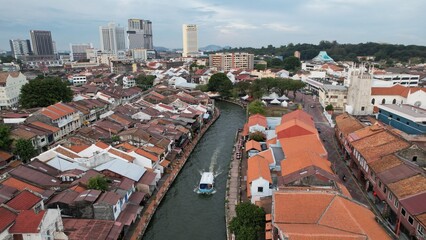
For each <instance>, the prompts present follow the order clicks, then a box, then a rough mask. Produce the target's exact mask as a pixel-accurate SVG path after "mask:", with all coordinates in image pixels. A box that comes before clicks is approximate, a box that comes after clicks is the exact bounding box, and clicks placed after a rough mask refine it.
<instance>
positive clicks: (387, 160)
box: [369, 154, 402, 174]
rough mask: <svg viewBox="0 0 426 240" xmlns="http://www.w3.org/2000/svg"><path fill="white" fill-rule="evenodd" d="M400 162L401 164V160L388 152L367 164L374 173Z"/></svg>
mask: <svg viewBox="0 0 426 240" xmlns="http://www.w3.org/2000/svg"><path fill="white" fill-rule="evenodd" d="M400 164H402V161H401V160H400V159H399V158H398V157H396V156H395V155H393V154H390V155H387V156H384V157H382V158H380V159H379V160H377V161H374V162H372V163H370V164H369V166H370V168H371V169H373V171H374V172H375V173H376V174H378V173H381V172H384V171H386V170H388V169H391V168H393V167H396V166H398V165H400Z"/></svg>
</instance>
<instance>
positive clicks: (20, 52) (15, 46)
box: [9, 39, 31, 59]
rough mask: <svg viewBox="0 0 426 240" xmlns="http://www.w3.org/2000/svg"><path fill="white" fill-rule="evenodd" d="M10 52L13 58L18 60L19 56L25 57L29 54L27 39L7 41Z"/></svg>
mask: <svg viewBox="0 0 426 240" xmlns="http://www.w3.org/2000/svg"><path fill="white" fill-rule="evenodd" d="M9 43H10V50H11V51H12V55H13V57H14V58H16V59H18V58H19V57H21V56H27V55H30V54H31V42H30V40H28V39H25V40H21V39H11V40H9Z"/></svg>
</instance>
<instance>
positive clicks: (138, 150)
mask: <svg viewBox="0 0 426 240" xmlns="http://www.w3.org/2000/svg"><path fill="white" fill-rule="evenodd" d="M135 153H137V154H139V155H141V156H144V157H146V158H148V159H150V160H151V161H153V162H156V161H158V157H156V156H155V155H153V154H152V153H149V152H147V151H145V150H143V149H140V148H138V149H136V151H135Z"/></svg>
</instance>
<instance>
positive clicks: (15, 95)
mask: <svg viewBox="0 0 426 240" xmlns="http://www.w3.org/2000/svg"><path fill="white" fill-rule="evenodd" d="M27 83H28V81H27V78H26V77H25V75H24V74H22V73H20V72H4V73H0V109H7V108H11V107H15V106H17V105H18V102H19V94H20V93H21V88H22V86H24V85H25V84H27Z"/></svg>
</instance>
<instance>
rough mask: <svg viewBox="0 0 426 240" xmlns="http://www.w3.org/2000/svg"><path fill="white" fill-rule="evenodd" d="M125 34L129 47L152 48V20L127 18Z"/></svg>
mask: <svg viewBox="0 0 426 240" xmlns="http://www.w3.org/2000/svg"><path fill="white" fill-rule="evenodd" d="M127 36H128V38H129V49H136V48H143V49H154V45H153V43H152V22H151V21H149V20H142V19H129V21H128V30H127Z"/></svg>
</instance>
